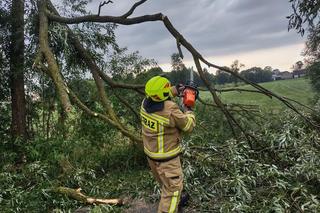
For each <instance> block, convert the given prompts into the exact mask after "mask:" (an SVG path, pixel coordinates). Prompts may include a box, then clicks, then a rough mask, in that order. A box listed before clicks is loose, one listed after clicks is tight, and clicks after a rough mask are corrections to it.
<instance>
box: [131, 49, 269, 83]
mask: <svg viewBox="0 0 320 213" xmlns="http://www.w3.org/2000/svg"><path fill="white" fill-rule="evenodd" d="M171 67H172V70H170V72H168V71H167V72H164V71H163V70H162V69H161V68H160V67H153V68H151V69H149V70H148V71H146V72H143V73H140V74H138V75H137V76H136V78H135V80H136V82H137V83H144V82H146V81H147V80H148V79H149V78H151V77H152V76H155V75H165V76H166V77H168V79H170V81H171V83H172V84H173V85H175V84H178V83H186V82H187V81H189V80H190V74H191V72H193V78H194V79H193V81H194V83H196V84H197V85H198V86H204V83H203V82H202V80H201V79H200V77H199V75H198V73H197V72H195V71H194V70H193V68H192V67H191V68H190V67H189V68H188V67H186V66H185V65H184V63H183V62H182V59H181V58H180V57H179V54H177V53H174V54H172V55H171ZM242 67H244V65H243V64H241V63H240V62H239V61H238V60H235V61H234V62H233V63H232V64H231V66H230V68H231V70H233V71H234V72H237V73H240V75H241V76H242V77H244V78H246V79H248V80H250V81H252V82H255V83H261V82H268V81H272V68H271V67H270V66H267V67H265V68H264V69H262V68H260V67H252V68H250V69H246V70H243V71H241V72H240V69H241V68H242ZM204 71H205V75H206V77H207V79H208V80H209V81H210V82H212V83H213V84H220V85H221V84H227V83H234V84H235V86H237V84H238V83H239V79H237V78H235V77H234V76H232V75H231V74H229V73H226V72H224V71H221V70H217V72H216V74H212V73H209V71H208V70H207V69H204Z"/></svg>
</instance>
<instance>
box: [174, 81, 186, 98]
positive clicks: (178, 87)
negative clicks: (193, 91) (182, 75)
mask: <svg viewBox="0 0 320 213" xmlns="http://www.w3.org/2000/svg"><path fill="white" fill-rule="evenodd" d="M175 88H176V90H177V92H178V96H181V95H182V93H183V90H184V88H185V86H184V85H183V84H177V85H175Z"/></svg>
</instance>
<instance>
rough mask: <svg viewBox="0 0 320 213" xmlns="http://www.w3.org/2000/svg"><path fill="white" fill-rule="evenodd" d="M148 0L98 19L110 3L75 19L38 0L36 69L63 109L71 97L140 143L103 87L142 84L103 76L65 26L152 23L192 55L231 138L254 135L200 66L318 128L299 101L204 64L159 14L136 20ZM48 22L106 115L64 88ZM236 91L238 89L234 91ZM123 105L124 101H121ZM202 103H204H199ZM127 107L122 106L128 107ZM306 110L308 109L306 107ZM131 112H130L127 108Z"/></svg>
mask: <svg viewBox="0 0 320 213" xmlns="http://www.w3.org/2000/svg"><path fill="white" fill-rule="evenodd" d="M146 1H147V0H140V1H138V2H136V3H135V4H134V5H133V6H132V7H131V8H130V10H129V11H128V12H126V13H124V14H123V15H120V16H100V11H101V8H102V7H103V6H104V5H107V4H108V3H112V2H111V1H108V2H104V3H100V5H99V8H98V9H99V10H98V11H99V12H98V14H96V15H86V16H78V17H70V18H69V17H62V16H60V15H59V12H58V11H57V10H56V8H55V6H54V5H53V4H52V2H51V1H50V0H38V8H39V19H40V21H39V41H40V42H39V54H38V56H37V58H36V60H35V62H34V65H35V66H36V67H39V68H40V69H41V70H45V72H46V73H47V74H48V75H49V76H50V78H51V79H52V80H53V82H54V83H55V86H56V89H57V91H58V95H59V98H60V101H61V103H62V105H63V106H64V109H65V110H66V111H67V112H68V111H70V101H69V98H70V97H71V98H72V99H73V100H74V103H75V104H76V105H77V106H78V107H79V108H80V109H82V110H83V111H84V112H86V113H88V114H89V115H92V116H94V117H99V118H102V119H103V120H105V121H106V122H108V123H109V124H110V125H112V126H113V127H115V128H116V129H118V130H119V131H120V132H121V133H122V134H123V135H125V136H126V137H128V138H130V139H131V140H132V141H135V142H141V137H140V136H139V134H136V133H135V132H132V131H130V130H129V129H128V127H127V126H126V125H125V124H123V123H122V122H121V119H120V118H119V116H118V115H117V113H116V112H115V111H114V109H113V107H112V104H111V102H110V99H109V97H108V96H107V93H106V90H105V84H107V85H108V87H109V88H110V89H130V90H133V91H135V92H138V93H143V92H142V91H141V89H143V88H144V86H143V85H135V84H126V83H119V82H116V81H114V80H113V79H112V78H111V77H109V76H108V75H107V74H105V73H104V71H103V70H102V69H101V68H100V67H99V66H98V65H97V63H96V62H95V60H94V58H93V57H92V56H91V54H90V52H89V50H87V49H86V48H85V46H84V45H83V44H81V42H80V41H79V39H78V38H77V36H76V35H75V34H74V33H73V31H72V29H71V28H69V27H68V26H67V25H70V24H80V23H88V22H95V23H113V24H121V25H134V24H140V23H144V22H155V21H160V22H162V23H163V24H164V26H165V27H166V29H167V30H168V32H169V33H170V34H171V35H172V36H173V38H174V39H175V40H176V42H177V48H178V51H179V54H180V57H181V58H183V53H182V50H181V46H183V47H184V48H185V49H186V50H188V51H189V52H190V53H191V55H192V56H193V60H194V63H195V65H196V68H197V71H198V74H199V76H200V78H201V80H202V81H203V82H204V84H205V86H206V89H207V90H208V91H209V92H210V93H211V96H212V102H209V103H207V104H208V105H211V106H213V107H217V108H219V109H220V110H221V111H222V113H223V114H224V115H225V118H226V120H227V122H228V124H229V127H230V128H231V130H232V132H233V134H234V135H236V134H237V133H238V132H241V133H242V135H243V136H245V137H246V139H247V140H249V141H251V140H255V138H254V136H252V135H250V133H249V132H248V131H247V130H246V129H245V128H244V127H243V126H242V125H241V124H240V122H239V121H238V120H237V119H236V117H235V115H234V114H233V113H232V111H233V112H237V111H239V109H238V110H234V109H232V107H231V108H230V106H231V105H229V107H227V106H226V105H225V104H224V103H223V102H222V101H221V99H220V98H219V96H218V95H217V92H228V91H229V90H226V91H224V90H217V89H216V88H215V87H214V85H212V84H211V82H209V81H208V79H206V76H205V74H204V71H203V69H202V64H203V65H206V66H208V67H212V68H216V69H219V70H221V71H224V72H227V73H230V74H231V75H233V76H234V77H236V78H237V79H240V80H242V81H243V82H245V83H247V84H249V85H251V86H252V87H253V88H254V90H238V91H239V92H254V93H259V94H261V95H265V96H268V97H269V98H274V99H277V100H279V101H280V102H282V103H283V104H284V105H285V106H287V107H288V108H290V109H291V110H293V111H294V112H295V113H297V114H298V115H300V116H301V117H302V118H303V119H304V120H305V121H306V122H307V123H308V124H309V125H311V126H314V127H318V125H317V124H315V123H314V122H313V121H312V119H310V118H309V117H308V116H307V115H305V114H304V113H302V112H301V111H300V110H299V109H298V108H297V107H296V106H295V104H299V105H300V106H302V107H305V106H304V105H302V104H300V103H299V102H297V101H295V100H292V99H288V98H286V97H282V96H280V95H278V94H275V93H274V92H272V91H270V90H268V89H266V88H264V87H262V86H260V85H259V84H256V83H254V82H251V81H249V80H247V79H245V78H244V77H242V76H240V75H239V74H238V73H236V72H233V71H232V70H231V69H229V68H226V67H222V66H218V65H215V64H213V63H211V62H209V61H207V60H206V59H205V58H204V57H203V56H202V55H201V53H200V52H199V51H198V50H196V49H195V48H194V47H193V46H192V44H191V43H189V42H188V41H187V40H186V39H185V38H184V37H183V35H182V34H181V33H180V32H179V31H178V30H177V29H176V28H175V27H174V26H173V25H172V23H171V22H170V20H169V18H168V17H167V16H165V15H163V14H162V13H157V14H151V15H143V16H137V17H131V15H132V14H133V13H134V11H135V9H136V8H137V7H138V6H140V5H142V4H143V3H145V2H146ZM49 22H57V23H60V24H62V25H64V26H65V27H66V28H67V37H68V42H69V43H70V44H72V46H73V47H74V49H75V50H76V51H77V53H78V54H79V56H80V57H81V58H82V59H83V61H84V63H85V64H86V66H87V67H88V69H89V70H90V72H91V74H92V77H93V79H94V81H95V85H96V88H97V91H98V94H99V97H100V102H101V104H102V106H103V108H104V110H105V113H104V114H103V115H101V113H97V112H93V111H92V110H90V109H89V108H88V107H87V106H86V105H85V104H84V103H82V102H81V99H80V98H78V97H77V95H76V94H75V93H74V92H72V91H71V89H70V88H69V87H68V86H67V84H66V82H65V81H64V80H63V78H62V76H61V73H60V72H59V69H58V66H57V62H56V59H55V57H54V55H53V53H52V51H51V50H50V47H49V44H48V25H49ZM235 90H236V91H237V89H235ZM122 102H123V101H122ZM202 102H204V101H202ZM127 105H128V104H125V106H127ZM127 107H128V106H127ZM240 109H241V111H242V110H245V111H250V109H248V108H246V107H245V106H243V107H241V108H240ZM307 109H309V108H307ZM130 110H131V111H132V109H130Z"/></svg>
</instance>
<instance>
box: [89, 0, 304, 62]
mask: <svg viewBox="0 0 320 213" xmlns="http://www.w3.org/2000/svg"><path fill="white" fill-rule="evenodd" d="M99 2H100V1H93V2H92V3H91V4H90V5H89V8H90V9H92V10H93V11H96V10H97V5H98V4H99ZM134 2H135V1H134V0H129V1H128V0H114V4H112V5H107V6H106V7H104V8H103V14H108V15H120V14H122V13H124V12H125V11H127V10H128V9H129V8H130V7H131V5H132V4H133V3H134ZM157 12H162V13H163V14H165V15H167V16H168V17H169V18H170V20H171V21H172V23H173V24H174V26H175V27H176V28H177V29H178V30H179V31H180V32H181V33H182V34H183V35H184V36H185V37H186V38H187V40H188V41H189V42H191V43H192V44H193V45H194V46H195V47H196V48H197V49H198V50H199V51H200V52H202V53H204V54H205V55H207V56H219V55H223V54H231V53H239V52H244V51H251V50H257V49H264V48H271V47H280V46H285V45H289V44H296V43H301V42H302V41H303V40H302V39H301V38H300V37H299V35H298V34H296V33H295V32H289V33H288V32H287V20H286V18H285V17H286V16H287V15H288V14H290V12H291V8H290V4H289V2H288V0H268V1H266V0H228V1H226V0H197V1H194V0H158V1H156V0H149V1H147V2H146V3H145V4H143V5H141V6H140V7H139V8H137V10H136V11H135V13H134V14H133V16H137V15H144V14H152V13H157ZM116 35H117V39H118V41H119V44H120V46H127V47H128V48H129V50H131V51H135V50H138V51H139V52H140V53H141V55H142V56H144V57H147V58H154V59H156V60H158V62H159V63H169V62H170V61H168V60H170V55H171V54H172V53H173V52H176V51H177V50H176V46H175V40H174V39H173V38H172V36H171V35H170V34H169V33H168V32H167V30H166V29H165V27H164V26H163V24H162V23H161V22H152V23H144V24H139V25H134V26H119V27H118V29H117V31H116Z"/></svg>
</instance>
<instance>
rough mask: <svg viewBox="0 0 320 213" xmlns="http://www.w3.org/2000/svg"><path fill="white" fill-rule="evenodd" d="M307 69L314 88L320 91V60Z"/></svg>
mask: <svg viewBox="0 0 320 213" xmlns="http://www.w3.org/2000/svg"><path fill="white" fill-rule="evenodd" d="M307 70H308V75H309V77H310V79H311V85H312V87H313V89H314V90H315V91H316V92H320V62H315V63H313V64H311V65H310V66H309V67H308V68H307Z"/></svg>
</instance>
